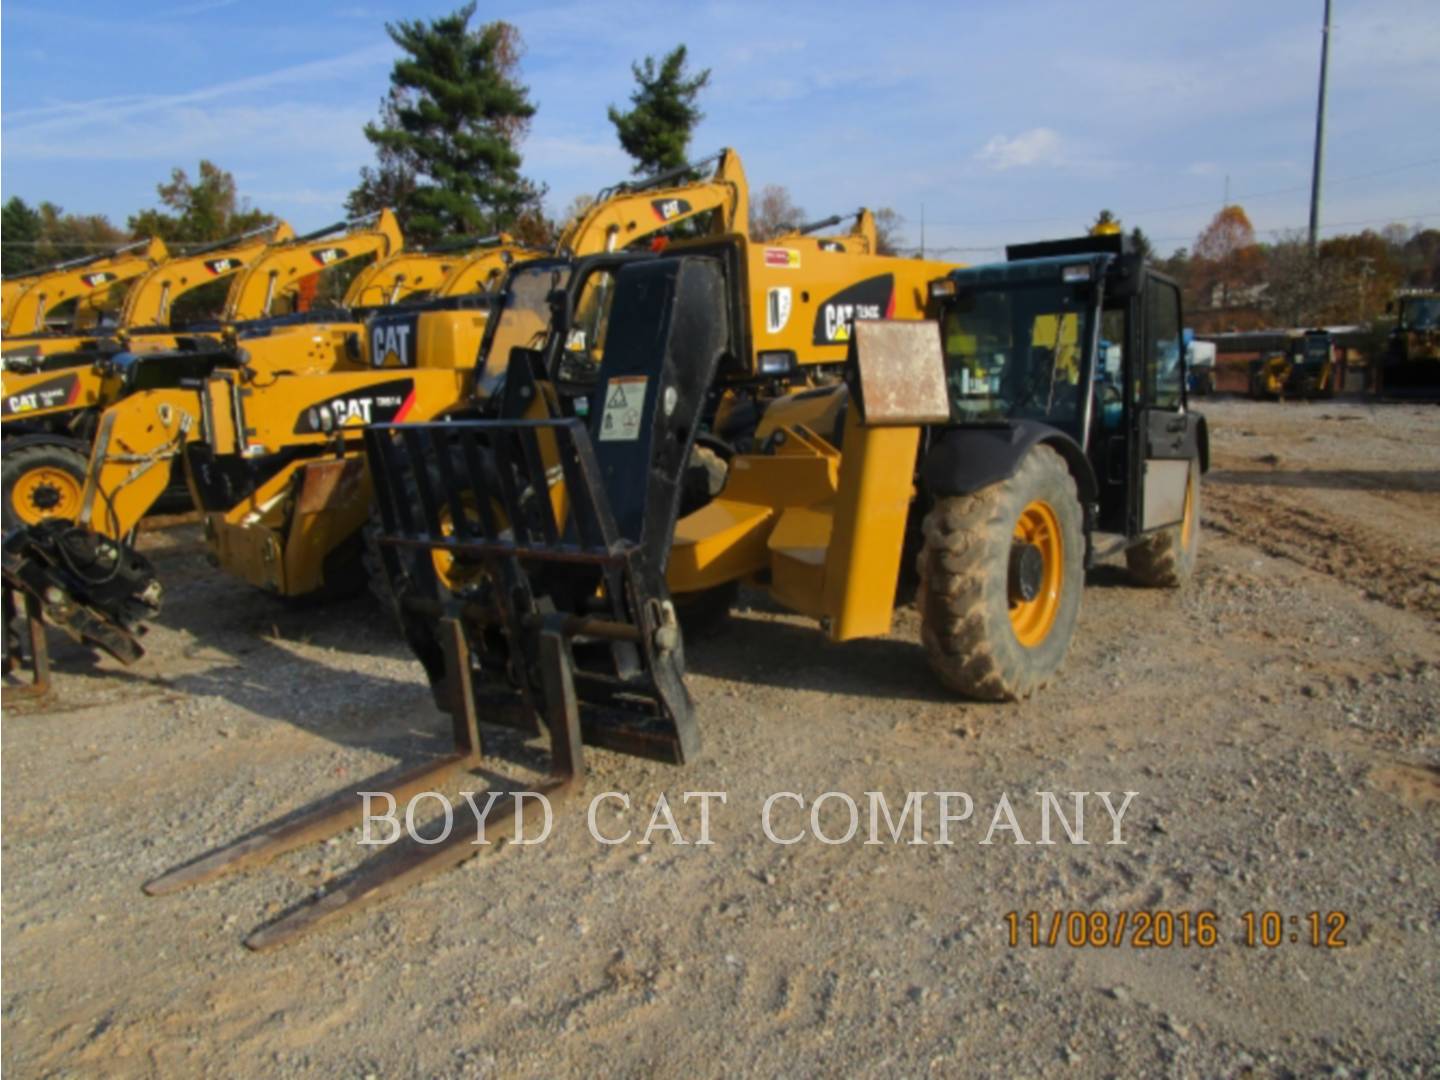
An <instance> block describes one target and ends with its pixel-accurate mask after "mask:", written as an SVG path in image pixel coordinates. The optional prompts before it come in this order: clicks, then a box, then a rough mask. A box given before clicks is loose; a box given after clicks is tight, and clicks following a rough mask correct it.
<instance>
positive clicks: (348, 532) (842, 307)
mask: <svg viewBox="0 0 1440 1080" xmlns="http://www.w3.org/2000/svg"><path fill="white" fill-rule="evenodd" d="M707 192H708V195H709V197H711V198H723V202H720V203H716V204H712V205H711V206H706V207H703V208H702V205H701V204H702V201H703V200H702V195H703V194H704V193H707ZM680 193H684V194H685V195H687V196H688V197H689V204H690V212H691V213H692V214H698V213H701V212H703V209H705V208H713V205H719V206H721V207H722V208H723V213H722V214H721V215H720V219H721V222H722V224H723V225H724V226H726V227H728V226H730V225H731V224H732V223H733V222H735V221H744V220H745V211H746V209H747V208H746V206H745V201H744V194H745V190H744V187H743V184H741V185H735V184H733V183H732V182H731V181H729V180H727V181H726V182H725V187H724V189H723V193H722V190H721V189H717V188H716V187H715V186H713V185H709V184H708V183H704V182H698V183H693V184H690V185H684V186H681V187H679V188H676V189H673V190H671V191H666V190H664V189H662V190H661V192H660V193H658V195H657V192H656V191H655V190H654V189H653V188H652V189H647V190H646V191H645V193H644V194H645V197H646V198H647V200H648V199H649V198H651V197H660V196H664V197H669V196H670V195H672V194H675V195H678V194H680ZM632 195H633V193H632ZM626 197H627V198H629V197H631V196H626ZM597 210H598V211H599V212H597V213H595V214H594V215H593V218H592V219H593V220H596V221H598V222H600V223H601V225H600V227H599V228H597V229H596V230H595V231H593V232H592V233H591V234H590V235H589V236H588V237H587V236H586V235H585V234H583V233H580V232H576V231H571V233H570V236H571V237H572V238H573V240H572V242H573V243H574V244H575V245H576V247H577V248H578V249H579V250H580V251H581V252H584V251H586V250H591V249H598V250H599V252H600V254H599V255H595V256H589V257H587V256H583V255H582V256H581V257H579V258H575V257H573V256H561V255H555V256H550V257H547V258H543V259H539V260H532V261H529V262H525V263H517V264H516V266H515V267H514V268H513V269H512V270H511V272H510V274H509V277H508V279H507V284H506V286H505V289H504V291H503V292H502V293H501V294H499V295H498V296H494V297H481V298H478V299H477V298H473V297H472V298H469V300H467V303H471V304H472V305H478V304H479V303H481V302H483V304H484V307H483V308H481V307H478V306H476V307H472V309H471V313H472V314H474V313H483V314H485V315H487V316H489V317H488V318H486V319H485V338H484V341H483V343H482V346H481V348H480V349H479V350H478V356H479V359H478V361H477V360H476V356H477V350H475V349H473V348H468V349H466V350H462V351H458V352H457V351H455V350H454V349H453V348H446V347H444V345H445V342H444V340H443V339H442V340H440V343H439V344H438V345H435V344H434V339H433V337H432V336H431V335H428V334H427V332H426V331H425V330H424V326H425V323H424V322H421V321H417V322H416V323H415V324H414V325H416V326H417V327H419V328H420V330H419V333H418V336H419V337H420V338H421V340H422V342H425V341H426V340H427V338H430V339H431V342H430V343H431V344H432V345H434V347H420V348H417V349H415V350H413V351H412V350H410V349H409V348H408V347H407V346H406V345H405V344H404V343H403V341H402V340H400V339H402V338H403V337H404V335H401V334H398V333H396V330H397V326H396V324H395V322H394V321H393V320H394V319H395V318H397V317H398V316H397V313H396V311H395V310H394V309H390V310H387V311H386V312H385V313H384V314H383V315H376V316H375V317H374V318H372V320H371V325H370V327H369V328H368V333H369V336H370V339H371V341H372V342H373V343H375V344H372V345H371V347H370V349H369V350H367V352H368V355H369V356H370V357H371V358H372V360H374V361H377V366H376V367H375V368H374V369H365V370H355V369H353V368H350V369H346V370H343V371H340V370H336V371H332V372H330V373H326V374H311V373H298V374H284V375H275V376H273V377H266V378H262V379H256V380H248V379H247V377H246V374H245V370H244V369H240V370H238V371H235V370H230V369H223V368H216V369H215V370H214V371H212V372H210V373H209V374H208V375H206V376H204V377H203V378H201V379H199V380H197V382H198V384H199V385H186V386H183V387H181V386H176V385H174V383H173V380H171V381H167V382H166V383H165V385H164V386H162V387H161V388H157V389H153V390H143V391H140V392H136V393H132V394H130V395H129V396H128V397H126V398H125V399H124V400H123V401H120V402H118V403H117V404H116V405H115V406H112V407H111V408H110V409H108V410H107V411H106V412H105V414H104V415H103V417H102V419H101V422H100V426H99V430H98V432H97V435H96V439H95V446H94V450H93V453H92V458H91V463H90V468H89V471H88V475H87V480H86V485H85V488H84V492H83V494H82V496H81V499H80V506H79V512H78V514H77V515H76V525H75V526H71V525H69V524H68V523H45V522H42V523H40V525H38V526H35V527H32V528H29V529H27V530H25V531H23V532H21V533H19V534H16V535H15V536H14V537H13V538H12V540H11V542H10V543H8V544H7V547H6V553H7V554H6V558H7V569H6V573H7V580H10V581H12V582H19V583H21V585H20V586H19V587H22V588H25V589H26V590H27V591H29V592H30V594H31V595H33V596H37V597H42V598H45V606H44V613H45V616H46V618H47V619H48V620H49V621H51V622H52V623H54V624H56V625H59V626H61V627H63V628H66V629H68V630H70V631H71V632H72V633H74V634H76V635H77V636H79V637H80V638H82V639H84V640H90V641H92V642H94V643H96V644H98V645H100V646H101V647H102V648H105V649H107V651H110V652H111V653H112V655H115V656H116V657H117V658H119V659H121V660H122V661H130V660H133V659H134V658H135V657H136V656H138V655H139V654H140V646H139V642H138V633H137V629H138V626H139V624H140V623H142V622H143V621H144V619H145V618H148V617H149V615H150V614H152V613H153V610H154V608H155V605H156V603H158V598H159V595H160V590H159V586H158V583H156V582H155V581H154V578H153V572H152V571H151V570H150V568H149V567H148V564H146V563H145V561H144V560H143V558H141V557H140V556H139V555H138V554H137V553H136V552H134V551H133V549H131V548H130V547H129V546H128V545H126V544H125V543H124V538H125V537H126V536H127V535H128V534H129V532H130V530H132V529H133V528H134V527H135V525H136V523H137V522H138V521H139V520H140V517H141V516H142V515H143V514H144V513H145V512H146V511H147V510H148V509H149V507H150V506H151V505H153V503H154V501H155V499H156V498H157V497H158V495H159V493H160V492H161V491H162V490H163V488H164V484H165V476H166V474H167V472H168V466H169V463H170V462H171V461H172V460H173V459H174V458H175V457H177V456H181V455H183V460H184V462H185V469H186V474H187V477H188V479H189V482H190V488H191V492H192V495H193V497H194V499H195V502H196V505H197V506H198V507H199V508H200V510H201V512H202V515H203V518H204V527H205V534H206V539H207V542H208V544H209V546H210V548H211V551H212V554H213V556H214V559H215V561H216V562H217V563H218V564H219V565H220V567H221V568H223V569H225V570H227V571H228V572H230V573H233V574H235V575H237V576H239V577H241V578H242V579H243V580H246V581H248V582H250V583H251V584H254V585H256V586H259V587H260V588H262V589H265V590H267V591H270V592H273V593H276V594H279V595H284V596H302V595H307V594H309V595H322V596H323V595H327V594H332V593H342V592H348V591H353V590H354V589H355V588H356V587H357V586H359V587H363V585H364V574H363V572H362V569H361V567H362V563H363V549H364V544H363V540H362V528H363V526H364V525H365V523H366V521H367V520H368V518H369V515H370V507H371V500H370V481H369V476H368V474H367V472H366V471H365V465H364V459H363V455H362V454H361V452H360V433H361V429H362V427H363V426H364V424H366V423H373V422H377V421H383V420H406V419H415V420H425V419H432V418H437V417H443V416H458V415H465V414H466V413H467V412H468V411H471V410H474V409H475V408H477V407H479V406H480V405H481V404H483V403H484V402H485V401H487V400H489V399H491V398H494V397H496V396H503V395H504V394H506V393H510V392H511V391H508V390H507V389H506V387H505V385H504V381H503V374H504V371H505V369H506V363H507V359H506V358H508V357H510V356H511V355H512V354H513V353H514V352H515V351H516V350H517V349H519V350H521V351H524V350H534V349H537V348H540V347H542V346H544V344H545V343H546V342H547V341H552V342H553V340H554V334H555V333H556V330H555V323H554V320H553V315H554V312H555V308H554V305H555V304H558V303H561V302H562V300H561V298H562V297H564V298H566V299H564V300H563V302H564V303H567V304H571V305H573V307H574V309H575V310H576V311H579V312H582V313H589V315H590V316H591V322H590V323H588V324H586V325H585V326H583V327H582V326H580V325H576V326H573V327H571V328H570V329H569V330H567V332H566V334H567V336H566V340H565V342H564V346H565V348H564V351H565V354H566V356H567V364H568V365H569V366H570V367H573V368H574V369H575V371H576V372H578V373H579V375H577V376H576V377H578V378H583V373H584V371H585V370H586V369H587V368H588V367H593V363H594V357H595V356H596V355H598V354H597V353H596V350H597V349H598V348H600V346H601V343H602V342H603V335H604V312H605V311H606V310H607V309H608V302H607V301H606V297H607V296H608V295H609V293H610V290H611V283H612V282H613V277H614V268H613V266H606V265H604V264H603V258H602V257H608V258H610V259H613V260H616V261H617V263H618V262H619V261H623V260H628V259H635V258H640V257H648V256H647V255H645V254H643V253H641V254H637V253H634V252H612V253H609V254H608V255H607V254H606V253H605V252H604V248H605V246H606V244H607V239H608V238H609V237H613V236H616V235H617V232H616V231H615V230H612V229H611V228H610V225H611V224H613V223H614V222H615V221H616V216H615V215H614V214H612V213H608V212H606V211H604V209H603V208H597ZM652 220H654V221H655V222H656V224H655V225H654V226H652V229H654V230H655V231H658V229H659V228H661V227H663V223H670V222H674V221H675V220H677V217H676V216H675V215H673V214H672V215H669V216H667V217H665V218H664V219H663V223H662V219H661V218H660V217H658V216H657V217H655V218H653V219H652ZM639 231H640V230H639V229H638V228H636V229H634V230H628V229H625V227H624V225H623V224H621V226H620V230H619V234H620V235H622V236H628V238H629V240H630V241H631V242H632V243H633V241H634V240H636V239H642V237H640V236H639V235H637V234H638V233H639ZM803 239H804V242H801V240H798V239H797V242H796V243H795V244H793V245H790V244H783V243H779V242H775V241H772V242H771V243H769V244H751V243H750V242H749V240H748V238H747V237H746V236H745V235H743V234H734V233H726V234H723V235H718V236H715V237H713V238H712V239H711V240H710V241H709V242H710V243H713V244H714V245H715V246H716V247H715V250H716V251H717V252H724V253H725V255H724V257H725V258H727V259H729V260H730V261H731V263H732V264H733V265H734V266H735V267H736V273H737V274H740V275H742V276H743V277H744V279H745V280H746V281H747V282H748V288H749V290H750V300H749V301H748V302H747V303H748V307H747V311H749V312H750V313H751V314H752V315H753V320H754V325H753V331H752V333H753V342H754V348H753V350H748V349H747V351H746V352H745V353H744V354H743V356H741V357H739V358H738V359H737V362H736V368H735V370H734V371H733V372H731V373H730V376H731V378H730V380H729V381H730V383H731V384H733V385H732V386H730V387H729V388H730V389H737V388H738V389H739V390H741V391H743V393H742V394H741V395H740V397H741V398H742V399H743V400H739V401H737V400H735V399H730V400H728V402H727V404H726V416H725V431H726V432H727V434H729V435H737V433H742V432H743V429H744V427H745V424H746V423H747V421H746V420H745V416H746V415H753V409H750V410H749V412H748V413H747V407H748V406H747V403H748V402H749V401H751V400H753V399H754V398H756V397H760V396H765V395H766V394H769V393H781V392H784V391H783V390H765V389H764V388H766V387H786V386H791V385H793V384H795V383H796V382H797V381H803V380H805V379H806V378H807V377H808V376H809V375H810V374H818V373H820V372H823V371H831V372H833V371H838V370H839V368H840V367H841V366H842V364H843V360H844V355H845V349H846V346H847V341H848V329H847V327H848V325H849V322H850V320H852V319H854V318H855V317H865V316H867V315H883V314H886V313H890V312H893V311H894V310H895V309H896V307H897V305H898V307H899V309H900V310H902V311H915V310H918V309H919V307H920V306H923V303H924V295H923V294H924V283H925V280H926V276H927V275H933V274H934V273H937V272H939V271H940V270H941V269H943V268H944V264H935V263H924V262H920V261H917V260H908V259H894V258H887V257H879V256H867V255H856V254H852V253H848V252H837V251H827V250H824V249H823V248H821V247H820V246H819V244H818V243H816V242H814V238H803ZM594 260H602V261H601V262H596V261H594ZM582 270H583V273H582ZM451 299H452V300H458V299H464V298H451ZM436 303H441V302H439V301H437V302H436ZM451 314H453V311H452V310H451V309H449V308H446V307H440V308H438V309H428V310H427V307H426V305H421V306H420V308H419V310H417V311H416V312H415V315H414V317H415V318H416V319H417V320H423V319H426V318H428V317H431V316H434V315H442V316H446V317H447V318H448V316H449V315H451ZM407 317H408V316H407ZM445 322H446V320H445V319H442V320H441V325H445ZM386 342H389V343H390V345H386V344H384V343H386ZM391 346H393V347H391ZM382 353H383V356H382ZM412 356H413V357H414V358H415V359H414V361H413V362H412V361H411V359H410V358H411V357H412ZM147 359H148V360H150V361H153V360H154V359H155V358H147ZM752 360H753V363H752ZM752 369H753V370H752ZM521 392H522V391H521V390H516V391H514V393H521ZM793 396H794V397H795V398H797V399H798V398H803V397H804V395H803V394H796V395H793ZM717 400H718V399H717ZM803 410H804V405H803V403H801V404H798V405H797V415H798V413H799V412H803ZM724 452H725V447H724V446H723V445H721V446H720V447H719V449H718V450H716V451H715V453H716V456H719V457H723V453H724ZM719 471H721V470H715V472H716V473H718V472H719ZM47 526H48V527H47ZM76 567H90V568H91V569H92V570H93V571H94V572H93V573H79V572H77V571H76V569H75V568H76ZM95 578H102V579H103V588H101V589H99V590H97V588H95V587H93V586H92V584H91V582H92V580H93V579H95ZM26 582H28V585H27V584H24V583H26ZM97 628H98V629H97Z"/></svg>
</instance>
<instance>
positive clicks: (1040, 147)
mask: <svg viewBox="0 0 1440 1080" xmlns="http://www.w3.org/2000/svg"><path fill="white" fill-rule="evenodd" d="M975 160H976V161H978V162H980V164H982V165H985V166H987V167H989V168H991V169H993V170H995V171H996V172H1003V171H1004V170H1006V169H1019V168H1025V167H1027V166H1031V165H1061V164H1064V160H1065V159H1064V154H1063V152H1062V149H1061V144H1060V136H1059V134H1058V133H1056V132H1055V131H1053V130H1051V129H1050V128H1047V127H1037V128H1031V129H1030V130H1029V131H1022V132H1021V133H1020V134H1019V135H1015V136H1010V135H996V136H994V137H993V138H992V139H991V140H990V141H989V142H987V143H986V144H985V145H984V146H983V147H981V148H980V150H979V152H977V153H976V155H975Z"/></svg>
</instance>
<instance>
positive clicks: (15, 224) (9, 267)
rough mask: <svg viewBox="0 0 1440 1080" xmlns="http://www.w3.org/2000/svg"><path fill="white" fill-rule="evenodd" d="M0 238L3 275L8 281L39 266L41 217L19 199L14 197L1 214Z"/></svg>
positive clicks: (0, 211) (16, 196) (0, 258)
mask: <svg viewBox="0 0 1440 1080" xmlns="http://www.w3.org/2000/svg"><path fill="white" fill-rule="evenodd" d="M0 234H3V236H0V260H3V270H0V272H3V273H4V274H5V275H6V276H7V277H8V276H9V275H11V274H20V273H24V272H25V271H26V270H29V269H31V268H32V267H36V266H39V265H40V253H39V251H38V250H37V245H38V243H39V240H40V215H39V214H38V213H36V212H35V211H34V210H32V209H31V208H30V207H29V206H27V205H26V204H25V200H24V199H22V198H20V196H18V195H12V196H11V197H10V199H9V200H8V201H7V202H6V203H5V207H4V209H3V210H0Z"/></svg>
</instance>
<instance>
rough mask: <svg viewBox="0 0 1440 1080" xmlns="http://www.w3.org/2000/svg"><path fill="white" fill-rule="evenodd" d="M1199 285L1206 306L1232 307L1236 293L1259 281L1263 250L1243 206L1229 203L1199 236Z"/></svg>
mask: <svg viewBox="0 0 1440 1080" xmlns="http://www.w3.org/2000/svg"><path fill="white" fill-rule="evenodd" d="M1192 257H1193V259H1194V261H1195V263H1196V266H1195V271H1196V278H1197V281H1196V284H1197V285H1198V286H1199V287H1200V289H1201V295H1202V297H1203V298H1204V299H1205V300H1206V301H1207V303H1206V304H1205V306H1207V307H1218V308H1222V309H1223V308H1228V307H1230V306H1231V300H1232V298H1234V297H1235V295H1236V294H1237V293H1239V292H1241V291H1242V290H1243V289H1245V288H1246V287H1248V286H1251V285H1253V284H1255V281H1256V279H1257V277H1258V271H1259V268H1260V262H1261V256H1260V251H1259V249H1258V248H1256V246H1255V228H1254V226H1253V225H1251V224H1250V218H1249V217H1248V216H1246V214H1245V211H1244V210H1243V209H1242V208H1241V207H1239V206H1226V207H1224V208H1223V209H1221V210H1220V211H1219V212H1218V213H1216V215H1215V216H1214V217H1213V218H1212V219H1211V220H1210V224H1209V225H1207V226H1205V228H1204V230H1203V231H1202V232H1201V233H1200V235H1199V236H1198V237H1196V238H1195V250H1194V252H1193V256H1192Z"/></svg>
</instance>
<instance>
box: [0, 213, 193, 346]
mask: <svg viewBox="0 0 1440 1080" xmlns="http://www.w3.org/2000/svg"><path fill="white" fill-rule="evenodd" d="M169 257H170V253H169V251H167V250H166V248H165V241H163V240H161V239H159V238H158V237H152V238H150V239H149V240H137V241H135V242H134V243H133V244H126V245H125V246H124V247H120V248H116V249H115V250H114V251H112V252H110V253H109V254H107V255H101V256H98V257H94V258H88V259H76V260H72V261H70V262H66V263H61V264H60V265H58V266H56V267H54V268H52V269H50V270H48V271H43V272H40V273H37V274H35V275H34V276H33V277H24V278H19V279H16V280H15V281H14V283H13V284H12V286H11V288H10V289H9V290H7V292H6V294H5V309H4V325H3V327H0V334H3V336H4V338H6V339H8V338H9V337H10V336H11V335H18V334H38V333H42V332H43V331H45V330H47V329H49V326H50V320H51V319H52V318H53V317H54V315H55V313H56V312H57V311H58V310H59V309H60V308H61V307H63V306H64V305H66V304H67V303H71V302H74V303H75V305H76V308H75V311H74V313H73V315H72V317H71V319H70V322H71V325H74V326H82V327H83V326H85V325H89V324H93V323H94V322H95V321H98V319H99V318H100V315H101V313H102V311H103V310H104V307H105V304H106V302H107V301H108V298H109V297H110V295H111V292H112V291H113V290H114V289H115V287H116V286H118V285H122V284H124V283H125V282H127V281H131V280H133V279H134V278H137V277H139V276H140V275H141V274H143V273H145V272H146V271H147V270H150V269H152V268H154V267H156V266H159V265H160V264H161V263H163V262H164V261H165V260H166V259H168V258H169ZM17 285H18V286H23V287H21V288H18V289H17V288H15V287H14V286H17ZM0 340H3V339H0ZM0 352H8V349H6V348H4V347H3V346H0Z"/></svg>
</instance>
